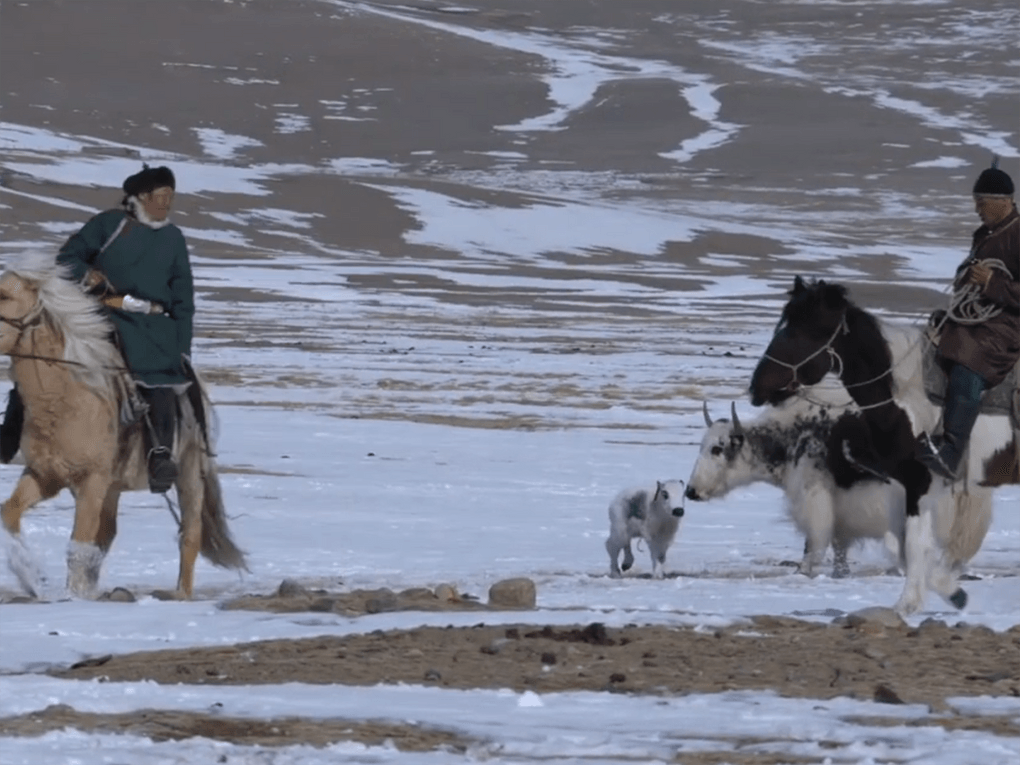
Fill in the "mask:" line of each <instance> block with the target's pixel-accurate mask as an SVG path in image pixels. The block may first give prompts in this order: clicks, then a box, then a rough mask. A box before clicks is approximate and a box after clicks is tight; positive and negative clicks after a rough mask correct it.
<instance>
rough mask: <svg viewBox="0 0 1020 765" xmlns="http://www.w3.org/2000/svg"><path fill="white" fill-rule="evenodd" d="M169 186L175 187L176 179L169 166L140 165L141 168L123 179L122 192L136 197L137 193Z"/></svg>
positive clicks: (145, 192)
mask: <svg viewBox="0 0 1020 765" xmlns="http://www.w3.org/2000/svg"><path fill="white" fill-rule="evenodd" d="M164 186H169V187H170V188H172V189H176V188H177V181H176V180H175V179H174V174H173V173H172V172H171V171H170V168H169V167H149V166H148V165H146V164H143V165H142V169H141V170H139V171H138V172H137V173H135V174H134V175H129V176H128V177H127V178H126V179H125V180H124V185H123V187H122V188H123V189H124V194H125V195H127V196H129V197H137V196H138V195H139V194H147V193H149V192H150V191H152V190H154V189H159V188H162V187H164Z"/></svg>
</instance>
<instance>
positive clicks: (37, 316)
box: [0, 299, 43, 335]
mask: <svg viewBox="0 0 1020 765" xmlns="http://www.w3.org/2000/svg"><path fill="white" fill-rule="evenodd" d="M42 312H43V305H42V301H41V300H38V299H36V301H35V305H33V306H32V307H31V308H29V309H28V313H26V314H25V315H24V316H22V317H20V318H16V319H8V318H7V317H6V316H0V322H3V323H4V324H10V325H11V326H12V327H14V328H15V329H16V330H18V334H19V335H20V334H22V333H23V332H24V331H25V330H26V329H28V328H29V327H34V326H35V325H36V324H38V323H39V322H41V321H42Z"/></svg>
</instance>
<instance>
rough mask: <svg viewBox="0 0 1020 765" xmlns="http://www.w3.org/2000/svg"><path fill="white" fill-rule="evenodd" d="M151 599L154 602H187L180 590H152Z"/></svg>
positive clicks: (186, 597)
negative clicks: (152, 598)
mask: <svg viewBox="0 0 1020 765" xmlns="http://www.w3.org/2000/svg"><path fill="white" fill-rule="evenodd" d="M152 597H154V598H155V599H156V600H188V596H187V595H185V594H184V593H183V592H181V591H180V590H153V591H152Z"/></svg>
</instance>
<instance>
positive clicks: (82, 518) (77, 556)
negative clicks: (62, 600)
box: [67, 474, 113, 599]
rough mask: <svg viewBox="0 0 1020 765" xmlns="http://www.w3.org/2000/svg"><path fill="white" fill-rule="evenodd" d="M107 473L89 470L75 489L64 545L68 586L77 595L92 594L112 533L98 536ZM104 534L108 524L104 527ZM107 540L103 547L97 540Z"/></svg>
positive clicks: (96, 587) (93, 595)
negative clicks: (71, 521)
mask: <svg viewBox="0 0 1020 765" xmlns="http://www.w3.org/2000/svg"><path fill="white" fill-rule="evenodd" d="M110 483H111V481H110V477H109V476H107V475H102V474H92V475H90V476H88V477H87V478H86V479H85V480H84V481H82V482H81V483H80V484H79V485H78V486H77V487H76V490H75V493H74V494H75V503H74V528H73V529H72V530H71V542H70V544H69V545H68V549H67V589H68V590H69V591H70V592H71V594H72V595H75V596H77V597H79V598H90V599H91V598H95V597H96V594H97V592H96V591H97V589H98V587H99V570H100V569H101V568H102V565H103V559H104V558H105V557H106V550H107V549H109V544H110V542H112V541H113V540H112V536H110V537H108V538H107V539H103V540H101V539H100V530H101V528H103V526H104V516H103V510H104V504H105V502H106V497H107V492H108V491H109V489H110ZM106 532H107V534H108V533H109V528H108V527H107V529H106ZM101 541H103V542H105V543H106V548H105V549H104V547H102V546H101V545H100V542H101Z"/></svg>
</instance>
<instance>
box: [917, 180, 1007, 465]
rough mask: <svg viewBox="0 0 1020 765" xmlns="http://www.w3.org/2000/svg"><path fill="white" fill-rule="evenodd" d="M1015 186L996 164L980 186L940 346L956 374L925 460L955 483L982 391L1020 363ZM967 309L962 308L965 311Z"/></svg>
mask: <svg viewBox="0 0 1020 765" xmlns="http://www.w3.org/2000/svg"><path fill="white" fill-rule="evenodd" d="M1013 192H1014V188H1013V180H1012V179H1011V178H1010V177H1009V175H1007V174H1006V173H1005V172H1003V171H1002V170H1000V169H998V167H996V166H995V163H993V165H992V167H990V168H988V169H987V170H985V171H984V172H982V173H981V175H980V176H979V177H978V179H977V183H975V184H974V205H975V209H976V211H977V214H978V216H979V217H980V218H981V221H982V224H983V225H982V226H981V227H980V228H978V229H977V231H975V232H974V240H973V244H972V245H971V248H970V254H969V255H968V256H967V258H966V259H965V260H964V261H963V263H961V264H960V266H959V268H957V270H956V278H955V280H954V283H953V287H954V304H958V303H959V302H960V301H959V299H960V298H964V299H965V302H966V303H967V304H968V310H966V311H963V310H951V311H950V312H949V314H948V316H947V318H946V321H945V325H944V328H943V330H942V339H941V340H940V341H939V347H938V358H939V361H940V362H941V364H942V366H943V367H944V368H945V369H946V371H947V374H948V375H949V384H948V387H947V389H946V397H945V406H944V409H943V413H942V428H943V435H942V437H941V438H938V437H932V438H929V437H927V436H922V442H921V447H920V448H921V451H920V454H919V457H920V459H921V461H922V462H924V463H925V464H926V465H927V466H928V467H929V468H930V469H931V470H932V471H934V472H936V473H938V474H939V475H942V476H945V477H946V478H955V477H956V470H957V468H958V466H959V464H960V460H961V459H962V458H963V453H964V451H965V450H966V447H967V441H968V440H969V438H970V431H971V429H972V428H973V427H974V422H975V421H976V420H977V417H978V412H979V411H980V410H981V397H982V395H983V393H984V392H985V391H986V390H988V389H990V388H994V387H995V386H996V385H998V384H999V383H1001V382H1002V381H1003V380H1004V379H1005V378H1006V376H1007V375H1008V374H1009V373H1010V371H1012V369H1013V367H1014V366H1015V365H1016V363H1017V361H1018V360H1020V216H1018V214H1017V208H1016V204H1015V203H1014V202H1013ZM961 308H962V306H961Z"/></svg>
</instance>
